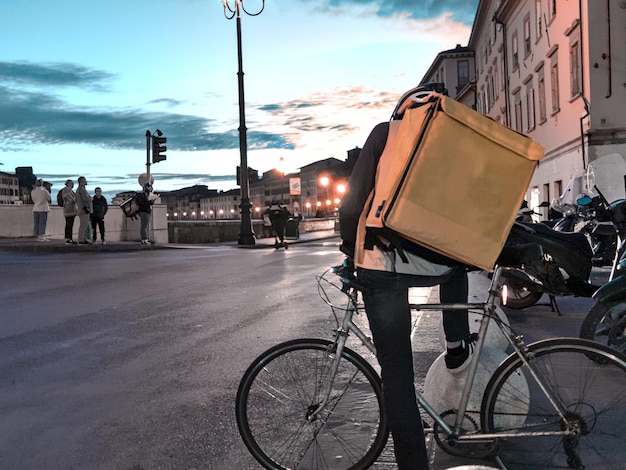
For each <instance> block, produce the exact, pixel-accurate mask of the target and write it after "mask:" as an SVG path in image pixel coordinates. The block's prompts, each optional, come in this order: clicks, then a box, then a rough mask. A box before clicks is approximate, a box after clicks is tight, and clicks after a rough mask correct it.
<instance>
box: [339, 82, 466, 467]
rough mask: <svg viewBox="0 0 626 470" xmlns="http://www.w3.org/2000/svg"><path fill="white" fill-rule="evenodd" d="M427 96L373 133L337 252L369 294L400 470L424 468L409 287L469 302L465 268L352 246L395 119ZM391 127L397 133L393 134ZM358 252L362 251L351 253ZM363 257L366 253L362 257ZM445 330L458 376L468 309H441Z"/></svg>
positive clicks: (417, 92) (410, 101) (342, 214)
mask: <svg viewBox="0 0 626 470" xmlns="http://www.w3.org/2000/svg"><path fill="white" fill-rule="evenodd" d="M431 93H432V89H429V87H427V86H422V87H417V88H415V89H413V90H410V91H409V92H407V93H405V95H403V97H402V98H401V99H400V101H399V102H398V106H397V107H396V110H395V111H394V113H393V116H392V120H391V122H383V123H380V124H378V125H376V126H375V127H374V129H373V130H372V132H371V133H370V135H369V137H368V138H367V141H366V142H365V145H364V146H363V149H362V150H361V153H360V155H359V158H358V159H357V161H356V164H355V166H354V169H353V171H352V175H351V176H350V187H349V190H348V192H347V193H346V195H345V197H344V198H343V201H342V204H341V208H340V210H339V227H340V231H341V238H342V245H341V251H342V252H343V253H344V254H346V255H348V259H347V260H346V266H353V265H354V261H353V260H352V258H354V257H355V254H358V255H359V257H357V260H359V264H360V265H357V267H356V274H357V278H358V280H359V283H360V284H361V285H363V286H365V288H366V289H365V290H364V291H363V301H364V303H365V312H366V314H367V318H368V321H369V324H370V329H371V331H372V336H373V338H374V344H375V345H376V351H377V359H378V362H379V364H380V366H381V377H382V383H383V396H384V401H385V414H386V415H387V419H388V423H389V430H390V431H391V436H392V438H393V442H394V453H395V457H396V463H397V464H398V469H400V470H428V468H429V466H428V453H427V449H426V445H425V439H424V430H423V427H422V422H421V417H420V412H419V408H418V405H417V401H416V398H415V385H414V376H413V373H414V371H413V353H412V343H411V310H410V306H409V300H408V292H409V288H410V287H430V286H435V285H439V286H440V292H439V294H440V300H441V302H442V303H466V302H467V295H468V279H467V270H466V267H465V266H463V265H460V264H458V263H456V262H454V261H453V260H446V259H441V260H439V259H436V260H434V258H433V256H431V255H435V254H434V253H424V255H423V256H419V255H416V254H413V253H409V252H405V253H404V255H405V258H406V261H404V258H402V257H401V256H400V254H399V252H398V250H397V249H395V248H394V247H393V246H391V245H390V246H389V248H388V249H382V248H381V247H379V246H378V245H377V244H374V243H373V244H371V246H369V244H365V245H364V247H363V248H361V247H360V246H357V244H356V242H357V234H358V233H359V234H362V235H364V237H367V235H368V234H367V232H366V233H365V234H363V233H362V232H363V230H364V227H362V226H360V225H359V219H360V217H361V214H362V212H363V210H364V207H365V204H366V201H367V199H368V196H369V194H370V193H371V191H372V189H373V188H374V186H375V180H376V177H377V168H378V163H379V161H380V158H381V156H382V154H383V152H384V151H385V148H386V147H387V146H388V145H390V146H393V144H394V142H395V139H396V137H397V129H398V128H399V122H398V121H400V120H401V119H402V117H403V114H404V111H405V110H406V109H407V108H409V107H412V106H419V105H420V103H421V102H422V100H423V99H428V96H429V95H430V94H431ZM394 121H395V122H394ZM391 126H393V127H394V132H391V131H392V127H391ZM391 148H393V147H391ZM383 176H384V175H383ZM434 184H435V183H434ZM419 222H420V221H419V220H416V221H415V223H419ZM366 240H367V239H366ZM380 243H381V244H382V243H384V240H380ZM357 249H359V250H362V251H360V252H359V253H356V251H355V250H357ZM365 251H368V252H369V253H367V255H363V256H362V258H361V255H362V253H364V252H365ZM426 251H428V250H426ZM426 256H428V258H430V259H428V258H427V257H426ZM361 259H362V261H361ZM443 328H444V332H445V336H446V347H447V351H446V356H445V364H446V367H447V370H448V372H449V373H452V374H456V373H460V372H462V371H463V370H464V369H465V368H466V367H467V366H468V364H469V362H470V358H471V355H472V354H471V353H472V352H473V349H474V342H475V341H476V339H477V337H476V335H475V334H470V330H469V325H468V316H467V311H455V310H448V311H446V310H444V311H443Z"/></svg>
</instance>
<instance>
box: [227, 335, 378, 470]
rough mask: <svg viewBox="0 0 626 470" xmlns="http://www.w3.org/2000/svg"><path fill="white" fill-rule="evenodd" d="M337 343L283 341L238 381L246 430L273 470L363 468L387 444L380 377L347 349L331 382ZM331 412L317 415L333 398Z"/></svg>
mask: <svg viewBox="0 0 626 470" xmlns="http://www.w3.org/2000/svg"><path fill="white" fill-rule="evenodd" d="M333 347H334V343H333V342H331V341H327V340H322V339H298V340H293V341H288V342H286V343H282V344H279V345H277V346H275V347H273V348H271V349H269V350H268V351H266V352H265V353H263V354H262V355H261V356H259V357H258V358H257V359H256V360H255V361H254V362H253V363H252V365H250V367H249V368H248V370H247V371H246V373H245V374H244V376H243V378H242V379H241V383H240V384H239V390H238V392H237V402H236V413H237V425H238V426H239V433H240V434H241V437H242V438H243V441H244V443H245V444H246V446H247V447H248V449H249V450H250V452H251V453H252V455H253V456H254V457H255V458H256V459H257V460H258V461H259V462H260V463H261V464H262V465H263V466H264V467H265V468H270V469H296V468H306V469H311V470H314V469H342V470H343V469H355V470H356V469H363V468H367V467H369V466H370V465H372V464H373V463H374V462H375V461H376V459H377V458H378V456H379V455H380V453H381V452H382V450H383V449H384V447H385V445H386V443H387V437H388V435H389V431H388V428H387V422H386V419H385V416H384V413H383V399H382V388H381V382H380V378H379V376H378V374H377V373H376V372H375V371H374V369H373V368H372V367H371V366H370V365H369V363H368V362H367V361H365V359H363V358H362V357H361V356H359V355H358V354H356V353H355V352H353V351H351V350H350V349H348V348H344V350H343V352H342V355H341V361H340V362H339V369H338V370H337V374H336V376H335V380H334V381H333V383H332V384H330V373H331V366H332V364H333V359H334V358H335V354H334V351H333ZM329 384H330V385H331V389H330V396H329V397H328V401H327V403H326V405H325V406H324V408H323V409H322V410H321V411H319V412H318V413H317V414H316V415H315V416H313V417H312V414H313V412H314V411H316V410H317V408H318V407H319V405H320V404H321V403H322V401H323V400H324V398H325V396H326V391H327V390H328V386H329Z"/></svg>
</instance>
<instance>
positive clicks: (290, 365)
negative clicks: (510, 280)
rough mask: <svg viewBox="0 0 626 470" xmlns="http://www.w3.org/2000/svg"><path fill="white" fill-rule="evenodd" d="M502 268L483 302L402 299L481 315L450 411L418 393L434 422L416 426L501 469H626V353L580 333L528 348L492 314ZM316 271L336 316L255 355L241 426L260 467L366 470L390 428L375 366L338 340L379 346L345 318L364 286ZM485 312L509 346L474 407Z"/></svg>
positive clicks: (243, 394)
mask: <svg viewBox="0 0 626 470" xmlns="http://www.w3.org/2000/svg"><path fill="white" fill-rule="evenodd" d="M507 271H508V270H507V268H504V267H499V266H497V267H496V269H495V271H494V273H493V276H492V279H491V285H490V288H489V292H488V297H487V300H486V301H485V302H481V303H467V304H411V308H412V309H413V310H439V311H440V310H443V309H451V310H452V309H469V310H470V311H471V312H477V313H480V315H481V320H480V329H479V331H478V335H479V338H478V341H477V343H476V345H475V352H474V355H473V358H472V360H471V363H470V365H469V369H468V372H467V379H466V382H465V386H464V389H463V391H462V393H461V398H460V402H459V404H458V408H456V409H454V410H448V411H446V412H444V413H441V414H439V412H438V411H437V410H435V409H434V408H433V407H432V406H431V405H430V404H429V403H428V402H427V401H426V400H425V399H424V397H423V396H422V395H421V394H420V393H419V392H417V391H416V396H417V400H418V403H419V405H420V407H421V409H422V410H423V412H424V413H425V416H429V417H430V418H431V419H432V425H430V424H429V423H428V422H426V421H425V428H426V429H425V431H426V432H427V433H432V434H433V437H434V439H435V441H436V442H437V444H438V445H439V446H440V447H442V448H443V450H444V451H446V452H448V453H451V454H453V455H469V456H473V457H476V458H482V459H493V461H495V462H496V464H497V465H499V466H500V468H502V469H514V468H525V469H527V468H552V469H553V468H576V469H582V468H587V469H613V468H623V465H624V461H626V446H624V445H623V443H624V437H626V432H625V431H624V426H623V422H622V421H623V419H624V417H625V416H626V356H624V355H622V354H621V353H619V352H617V351H615V350H612V349H610V348H608V347H606V346H603V345H601V344H598V343H594V342H592V341H589V340H583V339H578V338H552V339H546V340H541V341H537V342H534V343H532V344H528V345H526V344H525V343H524V341H523V337H522V336H519V335H517V334H516V333H515V332H514V331H513V329H512V328H511V327H510V326H509V325H508V324H507V323H506V322H505V321H503V320H502V319H501V318H500V316H499V315H498V314H497V311H496V310H497V308H498V307H497V306H496V300H497V299H498V298H502V300H501V301H502V302H503V303H504V302H505V299H506V287H505V277H506V274H507ZM329 273H335V274H338V275H339V276H340V278H341V285H339V284H335V283H334V282H333V281H331V280H329V279H328V276H329ZM316 278H317V281H318V291H319V293H320V296H321V297H322V299H324V301H325V302H326V303H327V304H328V305H330V306H331V308H332V311H333V314H334V316H335V321H336V322H337V328H336V329H335V330H334V339H333V340H326V339H318V338H303V339H295V340H292V341H287V342H284V343H281V344H278V345H276V346H274V347H272V348H270V349H269V350H267V351H266V352H264V353H263V354H261V355H260V356H259V357H258V358H257V359H256V360H255V361H254V362H253V363H252V364H251V365H250V366H249V368H248V369H247V370H246V372H245V373H244V375H243V377H242V379H241V382H240V385H239V389H238V392H237V399H236V417H237V424H238V427H239V432H240V434H241V436H242V439H243V441H244V443H245V445H246V446H247V448H248V450H249V451H250V452H251V454H252V455H253V456H254V457H255V458H256V459H257V461H258V462H260V463H261V465H262V466H263V467H265V468H268V469H296V468H297V469H331V468H332V469H352V470H356V469H364V468H368V467H369V466H371V465H372V464H373V463H374V462H375V461H376V460H377V458H378V456H379V455H380V453H381V452H382V450H383V449H384V447H385V446H386V443H387V439H388V435H389V431H388V429H387V423H386V418H385V415H384V412H383V401H382V388H381V380H380V377H379V375H378V373H377V372H376V371H375V369H374V368H373V367H372V365H371V364H370V363H369V362H368V361H367V360H366V359H364V358H363V357H362V356H361V355H359V354H358V353H356V352H355V351H354V350H353V349H351V348H349V347H347V346H346V341H347V339H348V336H349V335H350V334H354V335H355V336H356V337H357V338H358V339H359V340H360V342H361V343H362V344H363V345H364V346H365V347H366V348H367V349H368V350H369V351H371V352H372V353H373V354H375V351H376V350H375V347H374V345H373V343H372V341H371V340H370V339H369V338H368V337H367V336H366V334H365V333H364V332H363V331H362V330H361V329H360V328H359V327H358V326H357V325H356V324H355V323H354V321H353V317H354V315H355V314H356V313H359V312H361V311H363V310H364V307H363V305H362V303H361V302H360V301H359V290H362V286H359V284H358V281H357V280H356V279H355V278H354V276H353V275H351V273H346V270H345V269H342V268H341V267H335V268H331V269H329V270H327V271H325V272H324V273H323V274H322V275H320V276H316ZM329 288H332V289H337V291H339V292H341V293H342V297H343V295H345V297H346V298H347V305H346V306H345V307H344V306H341V305H337V303H336V302H334V300H333V301H331V300H330V297H329V293H328V289H329ZM503 291H504V292H503ZM339 312H341V314H342V316H341V315H339ZM492 321H493V322H495V324H497V325H498V327H499V329H500V330H501V331H502V333H503V334H504V335H505V336H506V338H507V340H508V343H509V345H510V348H511V350H512V353H510V355H509V356H508V357H507V358H506V359H505V360H504V361H503V362H502V363H500V365H499V366H497V368H496V370H495V372H493V374H492V375H491V378H490V380H489V381H488V383H487V386H486V388H485V391H484V394H483V395H482V402H481V405H480V410H472V409H468V402H469V395H470V391H471V390H472V386H473V382H474V378H475V377H476V371H477V368H478V363H479V360H480V353H481V351H482V350H483V347H484V340H485V336H486V332H487V327H488V325H489V324H490V322H492ZM520 384H521V385H520ZM475 415H479V417H480V425H479V423H478V422H477V421H476V419H474V418H473V417H472V416H475Z"/></svg>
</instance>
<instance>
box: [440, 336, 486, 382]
mask: <svg viewBox="0 0 626 470" xmlns="http://www.w3.org/2000/svg"><path fill="white" fill-rule="evenodd" d="M477 339H478V333H472V334H471V335H469V337H468V338H467V339H464V340H462V341H461V346H459V347H456V348H453V349H448V351H447V352H446V356H445V358H444V359H445V361H446V367H447V368H448V371H449V372H450V373H451V374H458V373H459V372H463V371H464V370H465V369H467V366H468V365H469V363H470V361H471V359H472V353H473V352H474V343H476V340H477Z"/></svg>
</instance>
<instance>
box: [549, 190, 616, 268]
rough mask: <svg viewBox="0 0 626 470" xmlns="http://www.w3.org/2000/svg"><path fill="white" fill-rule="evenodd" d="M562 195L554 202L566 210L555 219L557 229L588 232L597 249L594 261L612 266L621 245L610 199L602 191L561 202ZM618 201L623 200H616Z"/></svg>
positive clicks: (559, 207)
mask: <svg viewBox="0 0 626 470" xmlns="http://www.w3.org/2000/svg"><path fill="white" fill-rule="evenodd" d="M559 199H560V198H557V199H556V200H554V201H552V203H551V207H552V208H553V209H555V210H560V211H561V212H562V213H563V217H561V218H560V219H558V220H557V221H556V222H555V223H554V225H553V227H554V230H557V231H559V232H580V233H584V234H585V235H586V236H587V239H588V240H589V244H590V245H591V248H592V250H593V258H592V262H593V265H594V266H611V264H612V262H613V260H614V257H615V250H616V247H617V230H616V229H615V225H614V223H613V221H612V220H611V208H610V207H609V206H608V205H607V204H606V201H603V199H602V197H600V196H599V195H595V196H594V195H591V196H590V195H587V194H581V195H580V196H579V197H578V199H577V200H576V203H575V204H564V205H559V202H558V201H559ZM617 203H619V201H616V202H615V203H614V204H617Z"/></svg>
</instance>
